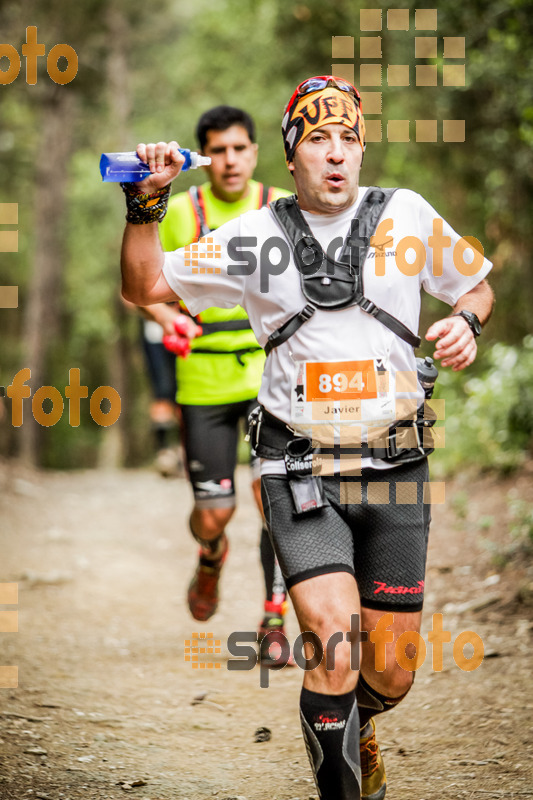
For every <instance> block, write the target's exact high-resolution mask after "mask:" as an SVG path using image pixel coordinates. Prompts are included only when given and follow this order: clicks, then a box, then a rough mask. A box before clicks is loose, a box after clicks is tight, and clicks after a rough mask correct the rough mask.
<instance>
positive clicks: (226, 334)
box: [159, 180, 291, 406]
mask: <svg viewBox="0 0 533 800" xmlns="http://www.w3.org/2000/svg"><path fill="white" fill-rule="evenodd" d="M248 185H249V187H250V191H249V193H248V195H247V196H246V197H243V198H242V199H241V200H237V201H236V202H235V203H226V202H225V201H224V200H219V199H218V198H217V197H215V196H214V194H213V192H212V191H211V187H210V184H209V183H205V184H203V185H202V186H201V187H200V190H201V194H202V199H203V202H204V208H205V217H206V222H207V225H208V226H209V228H211V229H212V230H214V229H215V228H219V227H220V226H221V225H223V224H224V223H225V222H229V221H230V220H232V219H235V217H239V216H240V215H241V214H244V212H245V211H252V210H253V209H257V208H260V205H261V187H262V185H261V184H260V183H258V182H257V181H253V180H250V181H249V182H248ZM289 194H291V193H290V192H287V191H285V190H284V189H276V188H273V189H272V191H271V192H270V199H272V200H277V199H278V198H279V197H286V196H287V195H289ZM159 234H160V237H161V243H162V245H163V249H164V250H177V249H178V248H179V247H185V246H186V245H188V244H190V243H191V242H194V241H196V240H197V238H198V236H199V230H198V223H197V216H196V212H195V210H194V207H193V204H192V201H191V198H190V195H189V193H188V192H181V193H180V194H178V195H175V196H174V197H172V198H171V199H170V202H169V206H168V212H167V215H166V217H165V219H164V220H163V222H162V223H161V225H160V226H159ZM241 319H242V320H247V319H248V317H247V315H246V312H245V310H244V309H243V308H241V306H237V307H235V308H208V309H207V310H206V311H202V313H201V315H200V324H202V322H203V323H209V322H224V321H227V320H241ZM254 348H258V349H254ZM195 350H214V351H223V352H214V353H212V354H210V353H196V354H195V352H194V351H195ZM247 350H249V352H242V353H239V352H238V351H247ZM264 361H265V354H264V351H263V350H262V349H261V348H260V347H259V345H258V343H257V339H256V338H255V336H254V334H253V331H252V330H251V329H247V330H241V331H219V332H218V333H210V334H208V335H205V336H199V337H198V338H197V339H194V341H193V342H192V352H191V354H190V355H189V357H188V358H186V359H183V358H177V359H176V377H177V384H178V391H177V394H176V401H177V402H178V403H179V404H180V405H195V406H196V405H202V406H204V405H206V406H207V405H222V404H223V403H238V402H240V401H241V400H252V399H253V398H254V397H256V396H257V393H258V391H259V387H260V385H261V376H262V374H263V365H264Z"/></svg>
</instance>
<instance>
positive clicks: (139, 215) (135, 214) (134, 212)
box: [120, 183, 170, 225]
mask: <svg viewBox="0 0 533 800" xmlns="http://www.w3.org/2000/svg"><path fill="white" fill-rule="evenodd" d="M120 185H121V187H122V191H123V192H124V194H125V195H126V207H127V212H128V213H127V214H126V221H127V222H131V223H133V225H147V224H148V223H150V222H161V220H162V219H163V218H164V216H165V214H166V213H167V206H168V198H169V197H170V184H169V185H168V186H163V188H162V189H156V191H155V192H151V193H150V194H138V192H137V188H136V184H135V183H121V184H120Z"/></svg>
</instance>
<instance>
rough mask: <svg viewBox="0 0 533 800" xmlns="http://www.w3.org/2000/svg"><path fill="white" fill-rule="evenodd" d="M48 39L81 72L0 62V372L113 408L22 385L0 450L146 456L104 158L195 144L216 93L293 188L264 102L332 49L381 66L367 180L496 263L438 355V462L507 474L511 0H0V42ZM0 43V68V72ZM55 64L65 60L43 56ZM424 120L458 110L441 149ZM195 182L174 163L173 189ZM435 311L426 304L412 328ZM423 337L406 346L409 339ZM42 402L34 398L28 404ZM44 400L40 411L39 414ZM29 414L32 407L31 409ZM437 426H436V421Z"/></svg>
mask: <svg viewBox="0 0 533 800" xmlns="http://www.w3.org/2000/svg"><path fill="white" fill-rule="evenodd" d="M435 8H436V9H437V12H438V27H437V30H417V29H416V28H415V19H416V12H417V11H418V10H422V9H435ZM368 9H374V10H378V9H380V10H381V12H382V14H381V18H382V30H381V31H370V30H363V31H362V30H361V27H362V26H361V19H362V18H361V16H360V11H361V10H368ZM399 9H403V10H404V11H407V12H408V22H409V28H408V30H390V29H388V27H387V19H388V11H389V10H399ZM30 25H34V26H36V27H37V30H38V41H39V42H41V43H44V45H45V47H46V52H47V53H48V52H49V50H50V49H51V48H52V47H53V46H54V45H56V44H58V43H66V44H68V45H70V46H71V47H73V48H74V49H75V50H76V52H77V55H78V59H79V69H78V73H77V75H76V77H75V78H74V80H72V81H71V82H70V83H68V84H66V85H64V86H61V85H58V84H56V83H54V82H53V81H52V80H51V79H50V77H49V76H48V74H47V72H46V58H39V59H38V73H37V82H36V84H35V85H28V83H27V82H26V74H25V60H24V58H23V59H22V69H21V71H20V74H19V76H18V77H17V79H16V80H14V81H13V82H12V83H10V84H6V85H0V203H16V204H17V205H18V223H17V224H16V225H4V224H2V220H1V219H0V228H1V230H15V229H16V230H18V252H16V253H15V252H11V253H10V252H2V253H0V287H1V286H12V285H17V286H18V287H19V289H18V307H17V308H0V385H1V386H3V387H6V386H7V385H8V384H10V383H11V380H12V378H13V376H14V375H15V373H16V372H17V371H18V370H20V369H22V368H25V367H29V368H30V369H31V380H30V381H29V384H30V386H31V388H32V394H33V393H35V391H36V389H37V388H38V387H40V386H41V385H48V386H54V387H57V388H58V389H59V391H60V393H61V394H62V395H63V397H64V394H65V392H64V387H65V386H66V385H67V384H68V382H69V370H70V369H71V368H79V369H80V375H81V383H82V384H83V385H86V386H88V392H89V396H90V395H91V393H92V392H93V391H94V389H96V388H97V387H99V386H101V385H109V386H112V387H114V388H115V389H116V390H117V391H118V393H119V394H120V396H121V399H122V413H121V415H120V418H119V420H118V421H117V422H116V423H115V424H114V425H112V426H109V427H107V428H105V427H102V426H99V425H97V424H96V422H94V421H93V420H92V418H91V416H90V414H89V403H88V400H85V401H82V406H81V407H82V412H81V424H80V425H79V427H71V426H70V425H69V418H68V405H67V403H66V404H65V412H64V413H63V416H62V418H61V419H60V421H59V422H57V424H55V425H54V426H51V427H44V426H42V425H39V424H37V423H36V422H35V421H34V420H33V417H32V414H31V400H25V401H24V403H25V414H24V422H23V424H22V425H21V426H20V427H16V428H15V427H14V426H13V425H12V424H11V423H12V420H11V409H10V401H9V400H7V399H6V398H4V400H3V401H2V398H1V397H0V403H2V402H3V405H2V407H1V408H0V411H1V415H0V416H1V419H0V455H2V456H4V457H6V458H11V457H18V458H20V459H22V460H23V461H25V462H26V463H29V464H32V465H35V466H41V467H48V468H84V467H93V466H107V467H109V466H136V465H139V464H143V463H147V461H148V460H149V458H150V456H151V450H150V445H149V441H150V440H149V420H148V414H147V405H148V400H149V387H148V382H147V377H146V374H145V369H144V365H143V360H142V354H141V352H140V347H139V342H138V328H139V322H138V319H137V318H136V317H135V316H134V315H133V314H131V313H130V312H128V311H127V310H126V309H125V308H124V307H123V305H122V303H121V301H120V297H119V250H120V241H121V236H122V230H123V223H124V201H123V198H122V193H121V192H120V189H119V188H118V186H113V185H109V184H103V183H102V182H101V180H100V175H99V170H98V162H99V158H100V154H101V153H102V152H105V151H118V150H129V149H134V148H135V145H136V143H137V142H138V141H159V140H169V139H174V138H176V139H177V140H178V141H179V142H180V144H181V145H182V146H186V147H187V146H189V147H191V149H194V147H195V142H194V137H193V132H194V127H195V122H196V120H197V118H198V116H199V115H200V114H201V113H202V112H203V111H204V110H206V109H207V108H209V107H211V106H213V105H218V104H220V103H227V104H231V105H237V106H241V107H243V108H245V109H246V110H248V111H249V112H250V113H251V114H252V116H253V117H254V118H255V120H256V123H257V128H258V141H259V147H260V156H259V166H258V169H257V171H256V178H257V179H258V180H261V181H264V182H265V183H267V184H272V185H277V186H283V187H286V188H288V189H292V188H293V187H292V185H291V180H290V178H289V174H288V172H287V170H286V167H285V163H284V158H283V148H282V141H281V136H280V121H281V115H282V111H283V108H284V106H285V104H286V102H287V100H288V98H289V97H290V95H291V94H292V91H293V90H294V87H295V86H296V85H297V84H298V83H299V82H300V81H301V80H303V79H305V78H306V77H308V76H309V75H317V74H326V73H329V72H330V71H331V68H332V63H335V62H337V63H342V64H343V65H344V68H346V67H347V65H348V68H349V65H353V67H354V74H355V82H356V85H357V84H358V83H359V69H360V66H361V65H364V64H369V63H377V62H378V61H379V62H380V63H381V64H382V67H383V69H382V76H383V78H382V85H381V86H374V87H364V86H363V87H362V88H363V89H364V90H371V91H381V92H382V101H383V109H382V113H381V114H368V113H365V116H366V117H367V119H369V120H378V121H379V120H381V122H382V128H383V140H382V141H381V142H375V143H371V144H369V145H368V147H367V152H366V155H365V164H364V170H363V177H362V180H363V182H364V183H365V184H367V185H369V184H377V185H381V186H406V187H408V188H411V189H413V190H415V191H419V192H420V193H421V194H422V195H423V196H424V197H425V198H426V199H427V200H428V201H429V202H430V203H431V204H432V205H433V206H434V207H435V208H436V209H437V210H438V211H439V213H440V214H442V215H443V216H444V217H445V218H446V219H447V220H448V221H449V222H450V223H451V224H452V225H453V227H454V228H455V229H456V230H458V231H460V232H461V233H462V234H463V235H469V236H474V237H476V238H477V239H478V240H480V241H481V243H482V244H483V246H484V249H485V253H486V255H487V256H488V257H489V258H490V259H491V260H492V261H493V262H494V269H493V272H492V274H491V276H490V282H491V284H492V286H493V288H494V290H495V294H496V297H497V304H496V308H495V312H494V315H493V318H492V320H491V321H490V324H489V326H488V327H487V329H486V330H485V331H484V332H483V335H482V338H481V339H480V356H479V358H478V361H477V362H476V364H475V365H474V367H472V368H471V369H469V371H468V375H466V374H459V375H458V376H457V375H453V374H451V373H449V372H448V371H445V370H442V371H441V377H440V378H439V388H438V396H440V397H444V398H445V399H446V421H445V425H446V447H445V448H444V449H443V450H442V451H440V452H439V453H438V454H437V455H436V461H435V463H436V465H437V470H440V471H441V473H442V474H446V473H449V472H451V471H453V470H454V469H455V468H456V467H457V466H458V465H464V464H472V465H473V466H476V467H478V468H496V469H498V470H504V471H507V470H511V469H514V468H516V467H518V466H520V465H521V464H522V463H523V462H524V461H525V460H527V459H528V457H529V458H530V457H531V449H530V448H531V442H532V437H533V338H532V337H531V335H530V332H531V312H530V309H531V308H532V307H533V274H532V266H531V261H532V258H531V256H532V236H531V222H530V220H531V212H532V194H533V181H532V178H533V158H532V145H533V94H532V90H531V87H532V86H533V61H532V59H531V57H530V54H531V52H532V50H533V23H532V15H531V4H530V3H529V2H527V0H507V1H505V0H473V1H470V2H459V1H458V0H444V1H443V2H441V1H440V0H439V2H438V3H435V2H433V3H431V2H416V3H415V2H411V1H410V0H405V1H404V2H391V3H389V4H387V5H385V4H378V3H376V2H373V1H372V0H363V2H360V1H359V0H335V2H333V3H330V4H326V3H324V2H323V0H305V2H296V3H295V2H284V3H282V2H280V0H217V2H213V1H211V2H209V0H196V2H195V3H187V2H185V0H160V2H158V3H157V4H151V3H146V2H141V1H140V0H81V1H80V2H74V1H73V0H47V2H46V3H45V2H43V1H42V0H41V1H40V2H36V1H34V2H32V1H31V0H28V1H27V2H23V3H20V2H18V1H17V0H2V2H1V3H0V41H1V42H2V43H9V44H10V45H12V46H13V47H15V48H16V49H17V51H18V52H19V53H22V45H23V43H24V42H25V40H26V28H27V26H30ZM337 36H344V37H354V44H355V48H354V56H353V58H345V59H339V58H337V59H335V58H333V57H332V37H337ZM369 36H370V37H375V36H381V48H382V56H381V59H376V58H375V57H372V58H364V57H363V58H361V50H360V42H361V40H363V39H364V38H365V37H369ZM424 36H429V37H436V38H437V45H438V48H437V56H436V57H430V58H426V57H422V56H421V53H422V51H421V50H417V49H416V46H415V38H419V37H424ZM444 37H453V38H461V37H464V38H465V45H466V47H465V55H464V58H463V59H461V58H459V59H453V60H451V61H450V60H449V59H446V58H445V57H444V55H445V53H444V50H443V42H444ZM389 64H391V65H408V67H409V85H406V86H405V85H404V86H390V85H388V81H387V65H389ZM447 64H456V65H457V64H458V65H462V64H464V65H465V81H464V85H454V86H445V85H443V74H444V70H443V67H444V66H446V65H447ZM420 65H433V66H435V67H436V71H437V76H438V80H437V85H436V86H418V85H416V80H415V76H416V67H417V66H420ZM8 66H9V63H8V61H7V59H6V58H3V59H0V69H2V70H4V72H5V70H6V69H7V68H8ZM58 66H59V68H60V69H64V68H65V64H64V63H62V62H61V60H60V62H59V65H58ZM427 119H436V120H437V130H438V141H436V142H422V141H416V135H415V130H416V128H415V120H427ZM390 120H409V121H410V122H409V131H410V141H408V142H405V141H402V142H391V141H387V125H388V121H390ZM443 120H465V141H464V142H444V141H443V135H442V121H443ZM203 179H204V176H203V175H202V176H200V178H199V177H198V174H195V173H193V172H189V173H187V174H184V175H182V176H180V178H179V182H178V185H176V186H175V187H174V191H181V190H183V189H185V188H187V187H188V186H189V185H190V184H192V183H195V182H196V183H198V182H201V181H203ZM448 312H449V309H448V307H446V306H443V305H442V304H440V303H439V302H438V301H436V300H433V299H432V298H427V297H426V298H425V300H424V309H423V318H422V324H421V331H423V330H425V328H424V326H426V325H427V324H429V322H430V321H432V320H434V319H437V318H439V316H444V315H445V314H447V313H448ZM431 351H432V348H430V347H429V346H428V345H427V344H426V345H423V346H422V350H421V354H423V355H430V354H431ZM46 402H48V401H46ZM46 402H45V410H47V407H46ZM48 410H49V409H48ZM443 424H444V423H443Z"/></svg>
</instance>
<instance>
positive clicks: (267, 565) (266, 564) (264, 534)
mask: <svg viewBox="0 0 533 800" xmlns="http://www.w3.org/2000/svg"><path fill="white" fill-rule="evenodd" d="M259 553H260V555H261V566H262V567H263V576H264V579H265V597H266V599H267V600H272V586H273V584H274V565H275V563H276V556H275V555H274V548H273V547H272V542H271V541H270V536H269V535H268V531H267V529H266V528H265V527H264V526H263V527H262V528H261V539H260V540H259Z"/></svg>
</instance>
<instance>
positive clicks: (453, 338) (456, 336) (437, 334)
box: [426, 280, 494, 372]
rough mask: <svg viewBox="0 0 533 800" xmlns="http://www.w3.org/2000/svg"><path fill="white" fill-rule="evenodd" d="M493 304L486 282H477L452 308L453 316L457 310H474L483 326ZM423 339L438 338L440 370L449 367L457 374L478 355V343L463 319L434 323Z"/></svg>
mask: <svg viewBox="0 0 533 800" xmlns="http://www.w3.org/2000/svg"><path fill="white" fill-rule="evenodd" d="M493 305H494V294H493V292H492V289H491V288H490V286H489V284H488V283H487V281H486V280H482V281H480V282H479V283H478V284H477V286H474V288H473V289H471V290H470V291H469V292H467V293H466V294H463V295H462V296H461V297H460V298H459V300H458V301H457V303H456V304H455V306H454V309H453V311H452V314H457V313H458V312H459V311H473V312H474V314H475V315H476V316H477V317H478V319H479V321H480V322H481V324H482V325H485V323H486V322H487V321H488V319H489V317H490V315H491V312H492V307H493ZM426 339H428V341H433V340H434V339H438V340H439V341H438V342H437V344H436V349H435V353H434V356H435V358H438V359H441V364H442V366H443V367H452V368H453V371H454V372H458V371H459V370H461V369H464V368H465V367H468V366H470V364H471V363H472V362H473V361H474V359H475V357H476V353H477V344H476V340H475V337H474V334H473V333H472V331H471V330H470V326H469V325H468V323H467V321H466V320H465V319H464V318H463V317H454V316H451V317H446V318H445V319H440V320H438V322H435V323H433V325H432V326H431V327H430V328H429V330H428V332H427V333H426Z"/></svg>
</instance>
